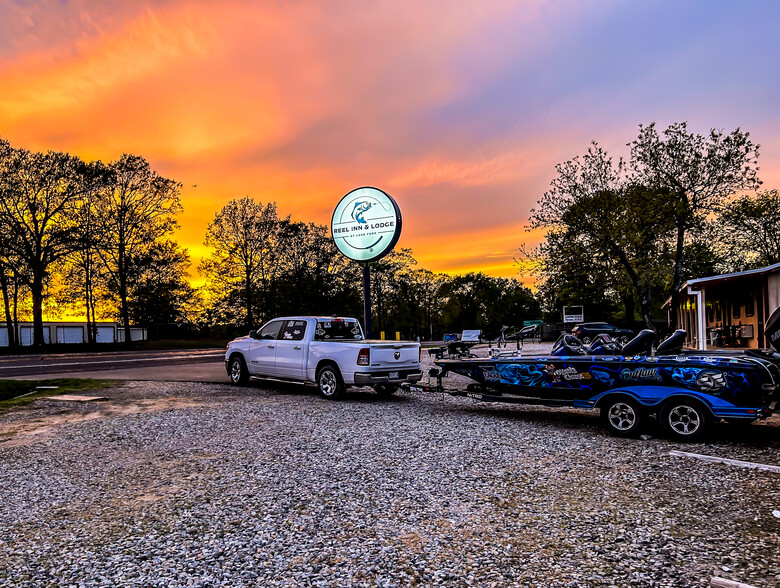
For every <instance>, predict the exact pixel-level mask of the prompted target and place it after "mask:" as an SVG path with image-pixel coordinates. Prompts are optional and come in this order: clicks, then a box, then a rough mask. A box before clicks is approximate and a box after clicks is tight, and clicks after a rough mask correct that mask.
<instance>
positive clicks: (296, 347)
mask: <svg viewBox="0 0 780 588" xmlns="http://www.w3.org/2000/svg"><path fill="white" fill-rule="evenodd" d="M300 348H301V346H300V345H293V349H300Z"/></svg>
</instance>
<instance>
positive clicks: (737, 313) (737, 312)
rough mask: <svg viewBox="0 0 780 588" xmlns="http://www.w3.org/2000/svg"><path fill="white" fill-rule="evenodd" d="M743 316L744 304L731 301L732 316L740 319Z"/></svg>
mask: <svg viewBox="0 0 780 588" xmlns="http://www.w3.org/2000/svg"><path fill="white" fill-rule="evenodd" d="M741 316H742V304H740V303H739V302H732V303H731V318H734V319H738V318H740V317H741Z"/></svg>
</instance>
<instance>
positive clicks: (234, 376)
mask: <svg viewBox="0 0 780 588" xmlns="http://www.w3.org/2000/svg"><path fill="white" fill-rule="evenodd" d="M230 379H231V380H233V381H234V382H238V381H239V380H240V379H241V362H240V361H239V360H237V359H235V360H233V363H232V364H230Z"/></svg>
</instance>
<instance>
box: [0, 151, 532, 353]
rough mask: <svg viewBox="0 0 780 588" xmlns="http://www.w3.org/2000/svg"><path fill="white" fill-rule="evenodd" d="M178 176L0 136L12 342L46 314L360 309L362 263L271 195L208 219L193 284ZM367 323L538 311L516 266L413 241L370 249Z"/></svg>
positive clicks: (204, 319) (189, 316) (505, 317)
mask: <svg viewBox="0 0 780 588" xmlns="http://www.w3.org/2000/svg"><path fill="white" fill-rule="evenodd" d="M180 193H181V184H180V183H179V182H177V181H175V180H171V179H168V178H164V177H162V176H160V175H159V174H157V173H156V172H155V171H154V170H152V169H151V167H150V165H149V163H148V162H147V161H146V160H145V159H144V158H143V157H140V156H136V155H128V154H126V155H123V156H122V157H120V158H119V159H118V160H117V161H114V162H110V163H103V162H101V161H94V162H85V161H83V160H81V159H80V158H78V157H76V156H73V155H71V154H68V153H62V152H55V151H48V152H45V153H37V152H33V151H28V150H25V149H21V148H14V147H12V146H11V145H10V144H9V143H8V142H7V141H4V140H2V139H0V290H1V291H2V298H3V320H4V322H5V323H6V326H7V333H8V341H9V344H10V346H12V347H15V346H18V345H19V341H18V340H17V333H18V329H17V326H18V323H19V322H20V321H21V320H29V318H30V317H31V318H32V322H33V344H34V345H36V346H40V345H43V344H44V343H45V340H44V330H43V318H44V316H47V317H56V316H57V315H62V314H71V315H73V314H80V315H82V316H84V317H86V320H87V327H88V328H87V333H88V341H89V342H90V343H94V342H95V340H96V334H97V323H98V322H99V321H101V320H108V319H115V320H117V321H118V322H119V324H120V325H122V328H123V329H124V339H125V341H126V342H130V341H131V337H130V327H131V325H134V326H143V327H146V328H147V329H148V331H149V336H150V338H156V337H162V336H170V335H171V334H177V335H182V334H183V335H196V336H217V337H224V336H232V335H235V334H236V333H237V332H241V331H243V332H246V330H248V329H251V328H256V327H258V326H259V325H260V324H261V323H262V322H263V321H265V320H268V319H270V318H272V317H274V316H281V315H295V314H317V315H331V314H342V315H351V316H361V315H362V310H363V303H362V270H361V267H360V265H359V264H358V263H356V262H354V261H351V260H348V259H347V258H345V257H344V256H343V255H341V254H340V253H339V252H338V250H337V249H336V248H335V245H334V244H333V241H332V239H331V238H330V236H329V235H328V229H327V227H326V226H324V225H318V224H315V223H306V222H296V221H293V220H291V218H290V216H289V215H288V216H281V215H280V214H279V212H278V210H277V205H276V203H274V202H269V203H266V204H263V203H261V202H258V201H256V200H254V199H252V198H249V197H244V198H237V199H234V200H232V201H230V202H228V203H227V204H225V206H223V207H222V209H221V210H219V211H218V212H217V213H216V214H215V216H214V218H213V220H212V222H211V223H210V224H209V226H208V229H207V231H206V236H205V241H204V243H205V245H206V246H207V247H208V249H209V255H208V256H207V257H205V258H204V259H203V261H202V262H201V263H200V264H199V266H198V268H197V269H198V271H199V272H200V274H201V275H202V276H203V277H204V278H205V284H204V285H203V287H201V288H198V289H195V288H193V287H192V286H191V285H190V279H189V269H190V266H191V262H190V258H189V255H188V252H187V251H186V250H184V249H182V248H180V247H179V245H178V244H177V243H176V242H175V241H174V240H173V239H172V238H171V237H172V232H173V230H174V229H175V228H176V227H177V226H178V223H177V220H176V218H177V215H178V214H179V213H180V212H181V210H182V204H181V198H180ZM372 278H373V284H372V296H373V300H372V307H373V309H374V316H373V324H374V325H375V329H376V331H385V332H386V333H387V334H388V337H393V336H394V334H395V332H401V333H402V334H403V336H404V337H421V338H429V337H441V335H442V334H443V333H444V332H450V331H453V332H455V331H460V330H463V329H468V328H483V329H495V328H498V327H500V326H502V325H515V326H519V325H521V324H522V321H524V320H528V319H535V318H538V316H539V312H540V310H539V304H538V303H537V301H536V298H535V297H534V295H533V293H532V292H531V291H530V290H529V289H528V288H525V287H523V286H522V285H521V284H520V282H518V281H517V280H514V279H502V278H492V277H488V276H486V275H484V274H481V273H470V274H466V275H463V276H455V277H450V276H447V275H445V274H436V273H434V272H431V271H429V270H426V269H424V268H420V267H418V264H417V261H416V260H415V259H414V257H413V254H412V251H411V250H410V249H401V250H398V251H395V252H393V253H391V254H390V255H388V256H387V257H385V258H384V259H382V260H380V261H378V262H375V263H372Z"/></svg>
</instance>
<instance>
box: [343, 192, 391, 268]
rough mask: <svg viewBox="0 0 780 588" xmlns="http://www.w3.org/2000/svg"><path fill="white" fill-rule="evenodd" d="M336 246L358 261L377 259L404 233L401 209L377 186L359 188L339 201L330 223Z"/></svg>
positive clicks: (388, 251) (387, 251)
mask: <svg viewBox="0 0 780 588" xmlns="http://www.w3.org/2000/svg"><path fill="white" fill-rule="evenodd" d="M330 234H331V235H333V241H334V242H335V243H336V247H338V250H339V251H341V252H342V253H343V254H344V255H346V256H347V257H349V258H350V259H354V260H355V261H376V260H377V259H380V258H382V257H384V256H385V255H387V254H388V253H390V251H392V249H393V247H395V244H396V243H397V242H398V237H400V236H401V210H400V209H399V208H398V205H397V204H396V203H395V200H393V199H392V198H390V196H389V195H388V194H386V193H384V192H382V190H379V189H377V188H368V187H366V188H357V189H355V190H352V191H351V192H350V193H349V194H347V195H346V196H344V198H342V199H341V201H339V203H338V205H336V210H334V211H333V219H332V220H331V222H330Z"/></svg>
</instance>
